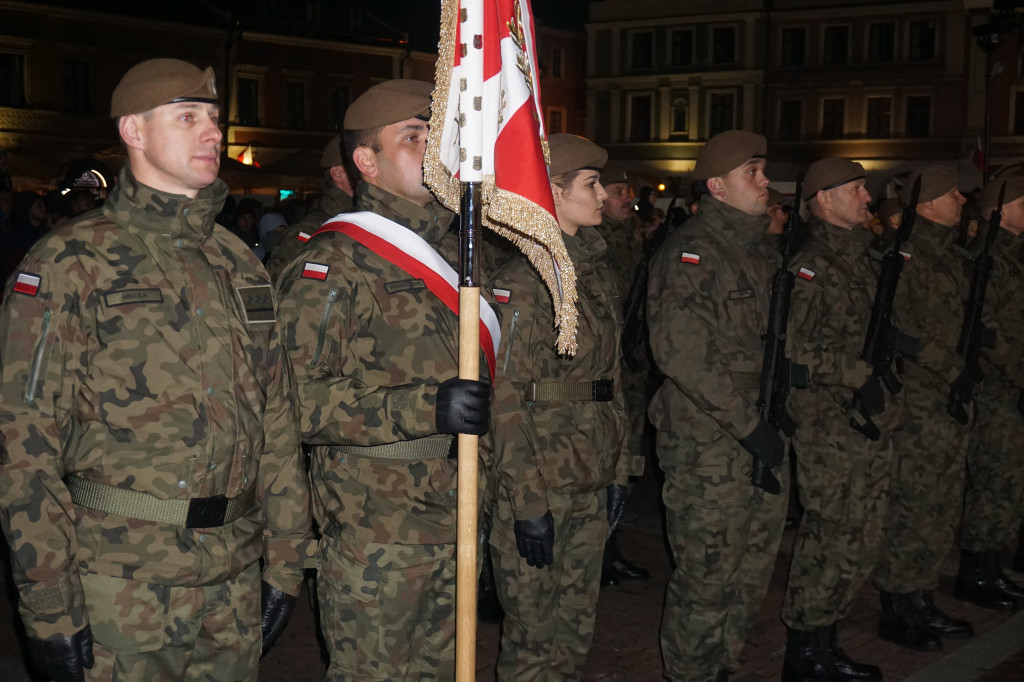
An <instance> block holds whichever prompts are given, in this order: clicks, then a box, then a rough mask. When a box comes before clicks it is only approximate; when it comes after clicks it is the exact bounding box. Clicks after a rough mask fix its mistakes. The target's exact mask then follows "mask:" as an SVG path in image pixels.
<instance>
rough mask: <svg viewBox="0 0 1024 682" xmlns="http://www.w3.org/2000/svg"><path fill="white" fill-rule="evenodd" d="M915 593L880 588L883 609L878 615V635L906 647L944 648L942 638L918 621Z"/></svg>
mask: <svg viewBox="0 0 1024 682" xmlns="http://www.w3.org/2000/svg"><path fill="white" fill-rule="evenodd" d="M914 594H915V593H913V592H911V593H909V594H894V593H892V592H886V591H884V590H879V596H880V597H881V606H882V611H881V613H880V614H879V617H878V636H879V637H881V638H882V639H885V640H888V641H890V642H892V643H893V644H898V645H899V646H901V647H903V648H904V649H913V650H915V651H938V650H939V649H941V648H942V640H940V639H939V638H938V636H936V635H934V634H932V633H930V632H928V631H927V630H925V629H924V627H922V626H921V624H920V623H918V621H917V609H916V607H915V605H914V599H913V597H914Z"/></svg>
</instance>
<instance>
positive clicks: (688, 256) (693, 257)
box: [679, 251, 700, 265]
mask: <svg viewBox="0 0 1024 682" xmlns="http://www.w3.org/2000/svg"><path fill="white" fill-rule="evenodd" d="M679 262H680V263H693V264H694V265H699V264H700V254H699V253H690V252H689V251H683V254H682V255H681V256H680V257H679Z"/></svg>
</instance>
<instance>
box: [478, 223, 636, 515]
mask: <svg viewBox="0 0 1024 682" xmlns="http://www.w3.org/2000/svg"><path fill="white" fill-rule="evenodd" d="M562 239H563V240H564V241H565V245H566V249H567V250H568V252H569V256H570V258H571V259H572V261H573V265H574V266H575V269H576V288H577V291H578V292H579V299H578V301H577V304H576V309H577V311H578V314H579V330H578V332H577V334H576V339H577V342H578V344H579V350H578V351H577V352H576V354H575V355H573V356H566V355H559V354H558V352H557V351H556V349H555V331H554V330H555V322H554V309H553V307H552V305H551V296H550V294H549V293H548V291H547V289H546V288H545V286H544V283H543V281H542V280H541V278H540V275H538V274H537V271H536V270H535V269H534V268H533V266H532V265H531V264H530V263H529V261H528V260H527V259H526V258H525V257H522V256H520V257H518V258H515V259H513V260H510V261H508V262H507V263H505V264H504V266H503V267H501V268H500V269H499V270H498V271H496V272H495V273H494V276H493V282H494V288H493V291H494V292H495V298H496V299H498V300H499V301H505V300H506V299H505V295H503V294H504V292H506V291H507V292H508V294H507V297H508V298H507V303H499V306H500V307H501V317H502V330H501V339H502V341H501V347H500V348H499V350H498V373H497V378H496V382H495V398H494V407H493V410H492V423H493V425H494V426H493V429H492V430H493V433H494V452H495V469H496V470H497V476H498V479H499V486H500V488H501V489H502V490H503V491H504V494H505V495H507V496H508V499H509V500H510V501H511V503H512V508H513V512H514V513H515V516H516V518H517V519H520V520H523V519H530V518H536V517H538V516H543V515H544V512H546V511H547V510H548V508H549V507H548V501H547V493H548V491H552V492H555V491H557V492H560V493H579V492H591V491H594V490H600V489H601V488H604V487H606V486H608V485H609V484H611V483H613V482H615V483H622V484H623V485H625V484H626V483H627V482H628V481H629V476H630V474H631V473H634V472H633V471H631V468H632V466H633V461H632V459H633V458H631V457H628V456H627V453H626V452H625V450H624V448H625V445H626V438H627V435H628V434H627V432H628V425H627V423H626V415H625V407H624V403H623V397H622V387H621V383H620V377H619V373H620V361H619V334H620V328H621V320H622V302H621V300H620V299H619V292H618V290H617V289H616V288H615V284H614V280H613V278H612V277H610V268H609V265H608V262H607V261H606V257H607V255H606V252H605V243H604V240H603V239H602V238H601V235H600V234H598V232H597V230H595V229H594V228H593V227H581V228H580V229H579V232H577V233H576V235H575V236H572V237H570V236H568V235H565V234H563V235H562ZM598 379H610V380H612V382H613V397H612V400H609V401H604V402H599V401H593V400H552V399H548V400H531V395H530V394H531V385H532V384H534V383H536V385H537V386H538V387H544V388H539V389H538V390H539V391H544V390H548V387H558V390H562V388H561V387H562V386H565V385H568V384H573V383H576V382H592V381H594V380H598ZM534 395H536V394H534ZM635 473H639V472H635Z"/></svg>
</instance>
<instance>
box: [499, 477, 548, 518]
mask: <svg viewBox="0 0 1024 682" xmlns="http://www.w3.org/2000/svg"><path fill="white" fill-rule="evenodd" d="M540 492H541V491H538V490H536V489H535V487H532V486H528V485H520V486H516V487H515V488H512V489H511V490H509V491H508V496H509V501H510V502H511V503H512V515H513V516H515V518H516V520H517V521H524V520H526V519H535V518H537V517H539V516H544V514H545V513H547V511H548V509H549V506H548V498H547V494H546V491H544V494H540Z"/></svg>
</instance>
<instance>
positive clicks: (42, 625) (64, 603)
mask: <svg viewBox="0 0 1024 682" xmlns="http://www.w3.org/2000/svg"><path fill="white" fill-rule="evenodd" d="M19 593H20V599H19V602H18V610H19V611H20V612H21V619H22V621H23V622H24V623H25V632H26V634H27V635H28V636H29V637H32V638H33V639H50V638H52V637H57V636H70V635H72V634H74V633H75V632H78V631H79V630H81V629H82V628H84V627H85V626H86V625H88V624H89V618H88V614H87V613H86V610H85V594H84V593H83V592H82V581H81V579H80V578H79V577H78V574H77V573H72V574H71V575H68V576H64V577H62V578H60V579H59V580H57V581H56V582H48V583H29V584H27V585H21V586H20V587H19Z"/></svg>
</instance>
